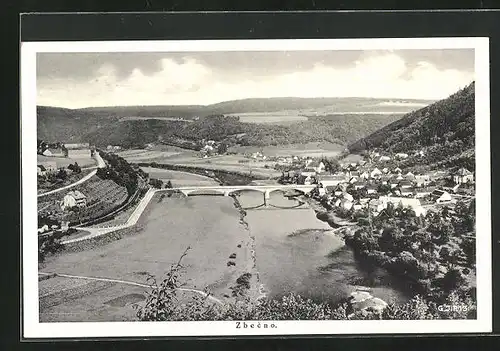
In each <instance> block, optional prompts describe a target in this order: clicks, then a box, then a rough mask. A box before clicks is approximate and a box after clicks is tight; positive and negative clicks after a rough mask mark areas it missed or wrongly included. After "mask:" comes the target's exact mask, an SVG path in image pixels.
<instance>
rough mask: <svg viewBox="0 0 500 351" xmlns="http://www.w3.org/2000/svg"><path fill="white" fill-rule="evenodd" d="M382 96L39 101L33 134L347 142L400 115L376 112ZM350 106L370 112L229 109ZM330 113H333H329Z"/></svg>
mask: <svg viewBox="0 0 500 351" xmlns="http://www.w3.org/2000/svg"><path fill="white" fill-rule="evenodd" d="M382 102H383V100H382V99H368V98H310V99H305V98H270V99H244V100H235V101H227V102H223V103H219V104H214V105H208V106H197V105H192V106H128V107H127V106H125V107H120V106H118V107H95V108H94V107H92V108H84V109H76V110H71V109H63V108H54V107H43V106H39V107H38V111H37V123H38V125H37V130H38V138H39V139H43V140H47V141H49V142H56V141H60V142H90V143H92V144H95V145H97V146H101V147H102V146H107V145H110V144H112V145H121V146H124V147H133V146H136V147H142V146H143V145H144V144H146V143H151V142H156V141H159V140H165V141H170V140H174V141H175V140H181V141H191V142H193V141H199V140H201V139H213V140H225V141H227V142H228V143H229V144H241V145H251V146H266V145H283V144H290V143H307V142H315V141H328V142H333V143H338V144H342V145H346V144H347V143H350V142H353V141H354V140H356V139H359V138H362V137H363V136H366V135H367V134H369V133H373V132H374V131H376V130H377V129H379V128H381V127H383V126H385V125H387V124H388V123H390V122H393V121H394V120H395V119H397V118H399V117H400V116H401V115H396V114H377V113H376V111H380V110H381V109H382V110H383V109H384V108H385V107H380V106H379V105H380V104H381V103H382ZM325 106H326V111H330V110H332V111H334V110H335V111H354V110H356V109H362V110H367V111H374V113H373V114H349V113H345V114H326V115H322V116H315V115H314V113H312V114H311V116H310V117H307V118H308V120H304V121H300V122H296V123H290V124H286V125H282V124H280V125H278V124H272V123H267V124H258V123H243V122H241V121H240V120H239V117H237V116H228V114H231V113H245V112H262V111H268V112H269V111H284V110H286V111H295V113H296V114H299V110H300V109H305V110H307V111H309V113H311V112H314V111H315V109H316V110H317V109H320V108H325ZM332 113H333V112H332ZM127 116H143V117H156V118H158V117H183V118H185V119H191V121H190V123H186V122H183V121H174V120H161V119H156V120H152V119H151V120H144V119H143V120H132V119H123V120H121V119H122V118H123V117H127ZM193 117H197V118H195V119H194V118H193Z"/></svg>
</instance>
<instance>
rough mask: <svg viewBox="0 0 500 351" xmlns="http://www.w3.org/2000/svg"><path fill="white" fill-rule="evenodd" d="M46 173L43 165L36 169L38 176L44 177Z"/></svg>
mask: <svg viewBox="0 0 500 351" xmlns="http://www.w3.org/2000/svg"><path fill="white" fill-rule="evenodd" d="M45 172H46V170H45V167H44V166H42V165H38V166H37V167H36V174H37V175H39V176H44V175H45Z"/></svg>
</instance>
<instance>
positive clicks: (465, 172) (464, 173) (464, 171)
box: [455, 167, 472, 176]
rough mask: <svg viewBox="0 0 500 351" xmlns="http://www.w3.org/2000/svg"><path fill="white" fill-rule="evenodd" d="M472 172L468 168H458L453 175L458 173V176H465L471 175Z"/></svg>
mask: <svg viewBox="0 0 500 351" xmlns="http://www.w3.org/2000/svg"><path fill="white" fill-rule="evenodd" d="M471 174H472V172H471V171H469V170H468V169H466V168H463V167H462V168H460V169H459V170H458V171H457V172H456V173H455V175H458V176H467V175H471Z"/></svg>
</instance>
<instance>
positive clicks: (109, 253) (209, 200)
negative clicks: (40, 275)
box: [39, 195, 253, 321]
mask: <svg viewBox="0 0 500 351" xmlns="http://www.w3.org/2000/svg"><path fill="white" fill-rule="evenodd" d="M137 228H138V229H139V232H138V233H137V234H135V235H132V236H127V237H123V238H122V239H121V240H117V241H113V242H110V243H108V244H104V245H102V246H98V247H95V248H93V249H89V250H86V251H79V252H66V253H63V254H59V255H57V256H51V257H48V258H47V260H46V262H45V263H43V264H42V266H41V267H40V270H41V271H43V272H49V273H63V274H70V275H80V276H93V277H104V278H112V279H121V280H126V281H132V282H138V283H145V282H146V274H148V273H149V274H152V275H154V276H156V277H158V278H161V277H163V275H164V274H165V272H166V271H167V270H168V269H169V267H170V265H171V264H173V263H175V262H176V261H177V260H178V259H179V257H180V255H181V253H182V252H183V251H184V250H185V249H186V248H187V247H188V246H190V247H191V250H189V252H188V255H187V256H186V257H185V259H184V260H183V264H184V266H185V269H184V272H185V273H184V276H183V280H184V281H185V282H186V287H187V288H193V289H198V290H203V289H204V288H205V287H209V288H210V290H211V291H212V292H213V294H214V296H215V297H217V298H220V299H225V298H227V297H225V296H224V295H226V296H230V295H231V290H230V287H231V286H233V285H234V283H235V281H236V279H237V278H238V277H239V276H240V275H241V274H243V273H245V272H248V271H249V270H251V269H252V266H253V261H252V260H251V253H250V248H251V247H250V236H249V232H248V231H246V230H245V229H244V228H243V226H242V225H241V224H240V214H239V212H238V211H237V209H236V208H235V207H234V204H233V199H232V198H230V197H222V196H220V197H203V196H200V197H190V198H173V197H172V198H167V197H163V198H161V196H160V195H156V196H155V197H154V198H153V199H152V200H151V202H150V204H149V205H148V208H147V209H146V211H145V212H144V214H143V216H142V217H141V218H140V220H139V223H138V224H137ZM238 245H241V247H238ZM233 253H236V254H237V258H236V259H234V260H233V261H234V262H235V264H236V265H235V266H228V265H227V262H228V261H229V256H230V255H231V254H233ZM53 279H56V278H53ZM61 279H62V278H61ZM61 279H59V278H57V280H54V281H52V282H51V280H52V279H47V280H44V281H41V282H40V283H39V285H40V287H41V288H40V296H42V297H41V301H40V307H41V310H40V315H41V319H42V320H43V321H49V320H51V321H56V320H57V321H69V320H72V321H89V320H108V321H111V320H130V319H131V318H133V315H134V312H133V310H132V308H131V304H132V303H133V302H130V301H129V303H128V304H126V303H125V304H123V303H122V304H121V305H123V306H116V301H117V299H118V300H119V299H121V300H131V301H133V300H134V298H132V297H130V294H140V293H143V291H144V288H140V287H132V286H127V285H122V284H118V285H117V284H111V283H91V282H85V283H86V284H80V283H76V282H74V283H71V282H68V283H64V281H62V280H61ZM75 284H76V285H77V287H76V288H74V285H75ZM42 287H43V288H42ZM72 290H74V291H72ZM50 293H52V295H50ZM44 294H45V295H47V294H49V295H47V296H43V295H44ZM58 295H59V297H58ZM63 295H64V296H63ZM60 296H63V297H64V298H60ZM136 297H137V296H136ZM135 300H140V298H139V297H137V298H135ZM112 301H115V302H113V303H112ZM113 304H115V306H113Z"/></svg>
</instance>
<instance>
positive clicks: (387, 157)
mask: <svg viewBox="0 0 500 351" xmlns="http://www.w3.org/2000/svg"><path fill="white" fill-rule="evenodd" d="M378 160H379V161H380V162H386V161H390V160H391V158H390V157H389V156H380V158H379V159H378Z"/></svg>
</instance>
